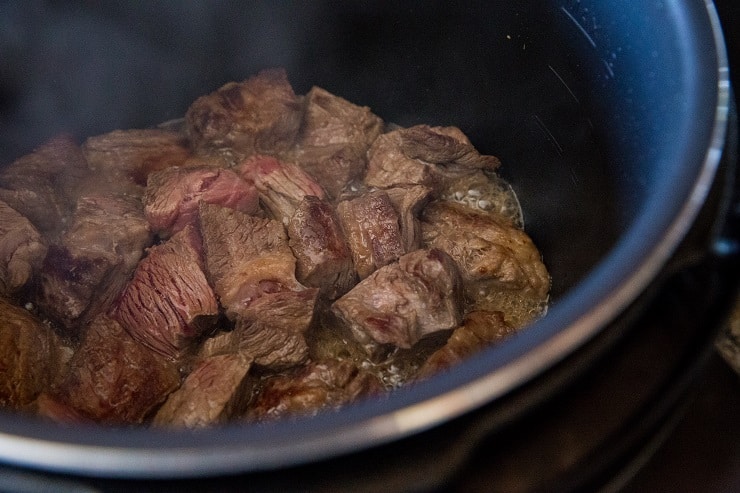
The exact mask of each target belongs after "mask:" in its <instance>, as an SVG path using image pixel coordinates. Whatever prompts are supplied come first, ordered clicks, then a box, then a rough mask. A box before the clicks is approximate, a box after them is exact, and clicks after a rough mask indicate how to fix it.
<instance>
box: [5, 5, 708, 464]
mask: <svg viewBox="0 0 740 493" xmlns="http://www.w3.org/2000/svg"><path fill="white" fill-rule="evenodd" d="M24 5H25V4H24V3H22V2H16V3H12V5H10V6H9V8H8V15H6V16H4V17H5V18H4V19H3V20H2V21H0V22H2V23H4V26H5V27H6V28H8V29H10V28H11V26H12V29H11V30H10V31H8V29H4V30H3V31H4V32H6V36H8V39H5V40H3V43H4V44H5V45H6V46H5V47H7V50H8V51H7V53H8V56H7V57H4V58H5V61H6V63H5V66H4V69H7V70H8V71H9V72H8V74H9V76H8V77H4V78H3V79H4V81H3V82H2V93H3V95H4V98H3V100H2V103H3V104H2V106H1V107H0V109H1V110H2V116H3V118H2V123H1V124H0V125H1V126H0V130H2V132H1V133H2V135H1V136H0V146H2V147H0V156H2V161H3V162H9V161H11V160H12V159H13V158H15V157H17V156H19V155H21V154H23V153H26V152H29V151H30V150H31V149H32V148H33V147H34V146H35V145H37V144H39V143H41V142H42V141H44V140H45V139H46V138H48V137H50V136H52V135H54V134H56V133H59V132H61V131H71V132H72V133H74V134H76V135H78V136H79V137H80V138H81V139H83V138H84V137H86V136H89V135H97V134H100V133H104V132H107V131H110V130H113V129H116V128H136V127H139V128H140V127H149V126H154V125H156V124H158V123H160V122H162V121H166V120H169V119H172V118H178V117H180V116H182V115H183V114H184V112H185V111H186V109H187V107H188V105H189V103H190V102H191V101H193V100H194V99H195V98H196V97H198V96H199V95H201V94H205V93H208V92H211V91H213V90H215V89H216V88H217V87H219V86H220V85H222V84H223V83H225V82H227V81H231V80H243V79H245V78H247V77H248V76H250V75H252V74H254V73H256V72H257V71H258V70H260V69H263V68H267V67H284V68H285V69H286V70H287V73H288V77H289V79H290V81H291V83H292V84H293V86H294V89H295V91H296V93H305V92H306V91H308V89H310V87H311V86H312V85H318V86H321V87H324V88H325V89H327V90H329V91H330V92H333V93H335V94H337V95H340V96H342V97H344V98H346V99H348V100H349V101H352V102H354V103H357V104H361V105H367V106H369V107H370V108H371V109H372V110H373V111H374V112H375V113H376V114H377V115H379V116H381V117H382V118H384V119H385V120H386V121H391V122H395V123H397V124H399V125H404V126H406V125H413V124H418V123H428V124H433V125H455V126H458V127H460V128H461V129H462V130H463V131H464V132H465V133H466V134H467V135H468V136H469V137H470V139H471V141H472V142H473V143H474V144H475V145H476V146H477V147H478V149H479V150H480V151H481V152H482V153H487V154H494V155H497V156H499V157H500V158H501V161H502V163H503V165H502V168H501V174H502V176H503V177H504V178H506V179H507V180H509V181H510V182H511V184H512V185H513V187H514V189H515V191H516V192H517V194H518V196H519V199H520V202H521V204H522V207H523V211H524V217H525V227H526V229H527V231H528V233H529V234H530V235H531V236H532V238H533V239H534V241H535V243H536V244H537V245H538V247H539V248H540V250H541V251H542V253H543V256H544V260H545V263H546V265H547V266H548V269H549V270H550V272H551V275H552V279H553V288H552V307H551V309H550V313H549V314H548V316H547V317H546V318H545V319H543V320H542V321H540V322H538V323H536V324H534V325H533V326H532V327H530V328H528V329H526V330H525V334H524V337H522V338H519V339H518V340H516V341H513V342H512V344H504V345H502V346H504V347H501V348H496V349H495V350H492V351H488V352H487V353H486V354H485V355H483V357H482V358H477V359H476V360H475V361H472V362H471V363H470V364H468V365H465V366H463V367H462V369H461V371H460V372H459V373H458V374H456V375H449V376H445V377H442V378H439V379H435V380H436V381H433V382H430V383H429V384H428V385H420V386H419V387H418V388H413V389H409V390H408V391H402V392H399V393H398V394H399V395H395V396H392V397H391V398H389V399H388V400H386V401H383V402H375V403H366V404H365V405H360V406H358V407H357V408H353V409H349V410H347V412H343V413H339V414H338V415H336V416H333V417H331V418H326V417H321V416H320V417H319V418H318V419H316V420H313V421H311V423H313V424H308V425H307V423H305V422H303V423H299V424H298V425H296V424H295V423H285V424H282V425H277V426H276V427H274V428H272V427H271V428H270V430H269V432H267V431H265V430H264V429H258V430H246V429H242V428H238V429H237V431H236V432H235V431H234V430H233V429H228V430H225V431H224V430H221V431H218V432H214V433H211V434H210V435H202V434H195V435H192V434H189V433H188V434H167V433H164V434H160V433H157V434H156V436H157V441H155V440H152V438H151V437H152V435H149V434H147V433H149V432H142V433H141V434H140V433H139V432H133V433H128V434H127V435H126V436H125V437H124V436H122V435H121V434H120V432H119V431H118V430H110V431H105V430H103V431H101V430H96V431H95V433H84V432H81V431H80V430H74V429H72V430H69V429H66V430H58V429H56V428H54V427H51V428H49V427H48V426H47V425H42V426H37V425H38V423H34V422H31V423H27V422H25V421H23V420H17V419H16V418H15V417H7V416H0V427H1V428H2V430H4V433H6V434H9V435H10V438H8V435H4V437H5V438H4V440H8V439H9V440H11V441H12V440H13V438H12V437H13V436H15V435H19V436H31V437H35V438H40V439H42V440H47V439H51V440H52V441H59V442H60V443H63V444H64V443H68V442H71V443H78V444H79V443H82V444H85V445H96V446H97V445H100V444H101V443H102V444H104V445H105V446H106V447H114V448H118V447H121V448H126V449H130V450H140V449H143V448H148V449H149V453H152V450H154V453H155V455H154V457H155V459H154V461H155V463H157V465H158V467H160V468H163V467H164V468H165V469H167V468H169V470H184V469H185V468H187V467H192V464H191V462H190V461H189V460H188V459H187V457H190V456H191V455H193V457H194V454H195V453H196V451H197V450H198V448H199V447H200V448H201V450H202V448H209V447H210V448H212V449H214V450H217V451H218V452H217V455H218V454H221V456H220V457H219V458H220V459H221V466H218V465H214V464H215V463H216V460H215V459H214V460H206V461H205V463H202V464H204V465H201V466H200V468H199V470H204V469H207V468H208V467H211V468H214V467H215V468H216V469H219V468H221V469H227V470H228V469H229V468H240V469H250V468H252V467H254V468H259V467H268V466H269V467H273V466H275V465H276V464H279V463H280V462H281V461H287V462H290V461H291V460H294V461H300V460H309V459H310V456H311V454H312V453H318V454H319V455H321V454H324V455H327V454H329V455H330V454H331V453H336V452H337V451H339V450H340V449H346V448H351V446H357V445H358V444H360V443H363V442H367V443H372V442H373V441H382V440H387V439H389V437H391V436H393V435H394V434H399V433H401V434H402V433H406V432H410V431H413V430H412V429H413V427H414V426H413V425H410V426H409V427H408V429H402V428H403V426H402V425H399V424H398V422H397V421H396V422H393V423H392V424H389V423H387V422H385V421H383V420H382V419H381V418H379V416H380V417H382V416H384V415H387V414H388V413H392V412H394V411H396V410H399V409H404V408H407V407H408V406H413V405H417V404H420V403H424V402H425V401H426V400H429V399H434V398H435V396H438V395H440V394H445V393H447V392H450V391H452V390H453V389H456V388H461V387H463V388H464V387H465V385H467V383H469V382H471V381H475V380H476V379H480V378H481V376H482V375H486V374H490V373H491V372H493V371H496V370H497V369H498V368H499V367H502V366H505V365H509V364H511V363H512V362H516V361H517V360H518V359H521V358H525V357H526V356H527V353H528V352H529V351H531V350H532V349H533V348H536V347H538V346H540V345H542V344H545V343H547V341H548V340H550V338H552V337H553V336H554V335H556V334H557V333H559V332H561V331H562V330H564V329H566V328H568V327H570V326H572V325H573V324H574V323H575V322H576V321H578V320H580V318H581V317H583V316H584V314H585V313H587V312H589V311H590V310H592V309H593V308H594V307H595V306H597V305H598V304H600V303H603V302H604V300H606V299H607V298H608V297H609V296H610V295H611V294H612V293H614V292H615V291H616V290H618V289H621V288H622V287H623V285H624V283H626V282H632V281H634V279H633V278H632V275H633V274H634V272H635V271H636V270H640V269H643V268H645V263H646V261H647V260H646V259H648V258H650V256H651V255H652V254H653V253H654V251H655V250H656V249H658V248H660V249H667V250H671V249H672V248H673V247H675V242H674V243H671V244H667V243H665V242H664V240H665V237H666V235H667V234H668V232H670V231H673V230H672V228H673V229H675V222H676V218H677V217H678V216H679V214H680V213H681V211H682V210H683V209H684V207H685V204H686V203H687V201H688V200H689V198H690V197H692V194H694V195H693V196H694V198H697V197H698V196H697V195H696V193H697V192H696V183H697V180H698V179H699V177H700V175H701V174H702V172H703V171H702V170H703V168H702V167H703V165H704V164H705V160H706V158H707V149H708V148H709V147H710V145H712V144H713V142H712V139H713V138H716V135H713V132H714V131H715V116H716V115H715V113H716V107H717V104H718V101H719V99H720V96H718V92H717V86H718V82H719V80H718V67H717V63H718V62H717V57H718V56H719V52H718V48H717V45H716V43H715V38H714V33H713V31H712V25H711V16H710V15H708V13H707V9H706V7H705V5H704V2H690V1H674V2H657V1H655V2H654V1H651V2H616V1H615V2H599V1H588V0H564V1H552V2H542V1H540V0H520V1H517V2H485V1H472V2H466V3H465V5H463V6H457V7H455V8H451V7H450V5H449V4H448V3H446V2H402V3H399V4H397V5H392V6H388V5H385V4H383V3H377V2H296V3H289V2H278V3H275V2H251V3H250V5H249V7H248V8H246V7H243V6H242V5H241V4H238V3H234V4H233V5H232V4H221V3H219V4H215V5H209V6H208V7H206V6H205V4H203V5H200V4H198V5H194V4H191V3H185V4H178V5H175V6H170V9H168V10H166V11H165V10H162V9H159V8H157V7H154V6H149V5H148V4H147V5H141V6H131V5H128V4H126V5H124V4H120V5H117V4H107V5H94V6H93V5H92V4H88V3H84V2H79V3H75V4H72V5H73V6H72V7H62V6H53V7H52V6H49V7H48V10H47V11H45V12H34V11H32V10H31V9H28V8H25V7H24ZM8 33H10V34H8ZM11 34H12V36H11ZM5 47H4V48H5ZM698 198H699V199H700V198H701V197H698ZM674 233H676V231H674ZM677 233H679V236H680V233H681V231H678V232H677ZM672 234H673V233H672ZM655 260H656V258H652V259H651V260H650V262H653V261H655ZM665 260H666V258H664V257H657V261H658V263H659V264H660V263H662V262H664V261H665ZM659 267H660V266H659V265H658V266H651V267H649V268H648V270H650V272H652V273H655V272H656V271H657V269H658V268H659ZM648 277H649V276H648ZM638 284H639V282H638ZM641 287H644V286H636V287H635V288H634V290H633V291H634V292H630V294H629V295H628V296H627V298H626V301H625V300H622V302H623V303H626V302H628V301H630V300H631V298H630V297H632V296H636V295H637V294H638V293H639V291H640V289H641ZM611 310H612V311H613V312H615V313H616V312H617V311H618V310H619V307H618V306H615V307H612V308H611ZM589 330H590V331H591V333H594V332H595V331H597V330H598V328H597V327H591V328H590V329H589ZM584 337H587V336H584ZM543 365H544V366H546V364H543ZM511 385H512V386H513V385H516V382H513V383H511ZM502 392H503V391H502ZM493 397H495V396H493V394H492V395H491V396H488V397H486V398H488V399H490V398H493ZM460 409H461V410H462V409H463V408H462V407H461V408H460ZM455 412H457V411H454V410H453V411H450V413H452V414H454V413H455ZM460 412H462V411H460ZM424 419H426V420H427V421H426V422H425V423H426V424H421V425H419V426H420V427H423V426H427V425H428V424H430V423H432V422H433V421H434V419H429V418H423V419H422V420H421V421H420V423H424ZM358 423H359V424H358ZM362 426H364V427H365V429H366V430H368V429H369V430H372V431H373V432H376V436H374V437H372V436H371V437H368V436H367V431H365V432H363V431H361V430H358V427H362ZM337 427H344V428H343V429H344V430H345V431H344V434H345V436H344V438H343V439H342V440H341V441H340V442H341V443H340V444H339V445H334V448H331V447H329V446H324V448H321V447H318V448H317V446H316V442H315V441H314V442H312V441H307V442H306V443H305V444H304V446H301V445H300V444H299V445H296V446H295V447H293V448H294V453H293V454H292V455H291V454H287V455H286V454H285V453H284V448H285V447H287V445H286V444H288V443H289V442H291V440H292V439H293V437H295V436H296V435H295V434H296V433H298V434H299V435H300V434H303V433H308V434H310V435H311V436H313V437H314V438H316V437H318V436H319V435H321V434H322V433H327V432H331V430H334V429H336V428H337ZM307 430H308V431H307ZM327 430H328V431H327ZM160 435H162V436H160ZM316 439H317V438H316ZM246 440H249V443H251V444H254V450H252V449H250V451H249V453H247V452H246V451H245V448H244V446H243V444H244V443H245V441H246ZM280 440H284V441H285V444H283V447H284V448H283V449H281V450H282V451H283V455H282V456H281V455H280V453H279V451H278V450H277V449H276V448H273V450H271V451H270V450H268V451H267V452H264V450H263V451H262V454H263V456H262V457H263V459H262V460H260V459H259V458H257V455H256V454H258V453H259V452H260V450H259V449H260V447H262V448H263V449H264V448H268V449H269V448H270V447H271V445H270V443H272V442H271V441H273V442H274V443H278V444H279V443H280ZM155 442H156V443H155ZM28 446H31V445H28ZM174 448H179V450H180V452H179V453H180V454H181V455H180V458H181V459H182V458H183V457H186V458H185V459H184V460H182V461H181V462H179V463H176V461H175V460H174V457H177V455H176V454H175V455H172V449H174ZM247 448H249V447H247ZM329 449H331V450H329ZM24 450H25V449H24ZM317 451H318V452H317ZM22 453H23V454H25V458H24V459H22V460H24V461H28V462H30V463H34V461H36V462H38V461H39V460H41V459H33V458H32V451H29V452H25V451H24V452H22ZM156 453H160V454H162V456H164V454H166V453H169V454H170V455H169V458H168V459H163V458H162V457H160V456H157V455H156ZM116 457H117V460H118V461H119V462H118V466H117V467H119V468H120V465H121V462H123V463H124V466H123V467H124V468H125V467H127V465H128V467H130V468H131V470H134V469H136V468H146V467H147V466H145V465H143V464H142V462H141V461H140V460H138V461H137V460H135V459H136V458H135V457H132V456H131V455H128V456H126V457H128V459H126V458H122V456H120V455H119V456H116ZM156 457H159V462H157V458H156ZM286 457H287V458H286ZM290 457H292V459H291V458H290ZM44 460H47V459H44ZM250 460H251V461H252V462H251V463H250V462H249V461H250ZM127 461H128V462H127ZM65 463H66V462H65ZM183 464H189V466H186V465H183ZM224 464H225V465H224ZM57 466H58V467H65V466H59V465H58V464H57ZM66 467H69V466H66ZM79 467H82V468H83V469H84V468H85V467H86V466H79ZM93 467H94V468H98V470H105V469H106V468H108V467H112V465H111V464H109V463H108V462H106V461H103V464H102V465H97V466H93ZM152 467H153V466H152Z"/></svg>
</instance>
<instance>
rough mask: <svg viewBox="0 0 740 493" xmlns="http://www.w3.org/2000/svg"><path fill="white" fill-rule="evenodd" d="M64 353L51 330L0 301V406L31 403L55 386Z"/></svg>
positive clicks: (25, 311)
mask: <svg viewBox="0 0 740 493" xmlns="http://www.w3.org/2000/svg"><path fill="white" fill-rule="evenodd" d="M67 351H68V349H67V348H65V347H64V346H63V344H62V342H61V340H60V339H59V337H57V335H56V334H55V333H54V332H53V331H52V330H51V328H49V327H48V326H47V325H45V324H43V323H42V322H41V321H40V320H38V319H37V318H36V317H34V316H33V315H32V314H31V313H30V312H28V311H27V310H24V309H23V308H21V307H18V306H15V305H12V304H11V303H9V302H8V301H6V300H4V299H2V298H0V406H2V407H5V408H10V409H22V408H24V407H26V406H28V405H29V404H31V403H32V402H33V400H34V399H36V397H37V396H38V395H39V394H40V393H41V392H42V391H45V390H48V389H49V388H50V387H51V385H52V384H53V383H54V380H55V377H56V376H57V375H58V374H59V373H60V372H61V370H62V368H63V365H64V363H65V360H66V357H65V353H67Z"/></svg>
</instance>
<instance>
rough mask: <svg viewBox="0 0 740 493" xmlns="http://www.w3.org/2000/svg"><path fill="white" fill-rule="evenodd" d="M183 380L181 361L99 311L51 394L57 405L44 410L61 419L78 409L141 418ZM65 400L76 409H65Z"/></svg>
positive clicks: (124, 419)
mask: <svg viewBox="0 0 740 493" xmlns="http://www.w3.org/2000/svg"><path fill="white" fill-rule="evenodd" d="M179 384H180V376H179V371H178V368H177V365H176V364H174V363H172V362H170V361H168V360H167V359H165V358H164V357H162V356H161V355H159V354H156V353H154V352H152V351H150V350H149V349H148V348H146V347H144V346H143V345H141V344H139V343H138V342H136V341H135V340H134V339H133V338H132V337H131V336H130V335H129V334H128V333H127V332H126V331H125V330H124V329H123V328H122V327H121V326H120V325H119V324H118V322H116V321H115V320H113V319H112V318H110V317H107V316H100V317H98V318H96V319H95V320H94V321H93V322H92V323H91V324H90V325H89V327H87V330H86V333H85V337H84V339H83V341H82V343H81V345H80V347H79V348H78V349H77V351H75V353H74V356H72V359H71V360H70V363H69V370H68V372H67V373H66V375H65V377H64V379H63V381H62V382H61V384H60V385H59V388H58V389H57V390H56V391H55V392H53V393H52V394H51V396H50V397H51V399H53V400H55V401H57V405H51V403H48V402H47V403H46V404H45V405H44V406H42V409H40V410H39V411H40V412H42V413H44V414H45V415H47V417H50V418H52V419H57V420H67V419H72V420H73V421H74V420H75V419H74V418H75V414H77V415H79V416H82V417H84V418H87V419H92V420H94V421H96V422H99V423H107V424H129V423H130V424H134V423H142V422H143V421H144V420H145V418H147V416H149V415H150V413H151V412H152V411H154V409H155V408H156V406H158V405H159V404H160V403H162V402H163V401H164V400H165V399H166V398H167V395H168V394H169V393H170V392H172V391H173V390H175V389H176V388H177V387H178V386H179ZM60 406H64V407H67V408H68V409H71V410H73V411H74V413H73V414H71V415H70V414H69V413H64V412H60V409H61V410H62V411H63V409H64V408H63V407H62V408H60ZM60 414H61V415H60Z"/></svg>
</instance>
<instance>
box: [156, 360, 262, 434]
mask: <svg viewBox="0 0 740 493" xmlns="http://www.w3.org/2000/svg"><path fill="white" fill-rule="evenodd" d="M248 371H249V360H248V359H245V358H244V357H243V356H242V355H241V354H222V355H218V356H212V357H210V358H206V359H203V360H201V361H200V362H199V363H198V365H197V366H196V367H195V369H193V371H191V372H190V374H189V375H188V376H187V378H186V379H185V381H184V382H183V383H182V386H181V387H180V388H179V389H178V390H176V391H175V392H173V393H172V394H170V395H169V397H168V398H167V401H165V403H164V404H163V405H162V407H161V408H159V411H157V414H156V415H155V416H154V420H153V421H152V424H154V425H161V426H180V427H185V428H202V427H205V426H213V425H217V424H219V423H224V422H226V421H228V420H229V419H231V418H232V417H236V416H238V415H239V414H241V413H242V412H243V411H244V408H245V407H246V404H247V402H249V398H250V397H251V386H250V384H249V379H248V378H247V372H248Z"/></svg>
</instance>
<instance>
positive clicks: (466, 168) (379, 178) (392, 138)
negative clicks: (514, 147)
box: [365, 125, 500, 189]
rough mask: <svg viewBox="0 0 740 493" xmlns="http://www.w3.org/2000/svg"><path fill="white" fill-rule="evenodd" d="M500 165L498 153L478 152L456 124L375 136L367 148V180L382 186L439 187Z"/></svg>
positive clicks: (403, 130) (424, 126) (419, 126)
mask: <svg viewBox="0 0 740 493" xmlns="http://www.w3.org/2000/svg"><path fill="white" fill-rule="evenodd" d="M499 165H500V162H499V160H498V159H497V158H496V157H494V156H485V155H481V154H480V153H478V151H476V150H475V148H474V147H473V145H472V144H471V143H470V141H469V140H468V138H467V137H466V136H465V134H463V133H462V132H461V131H460V129H458V128H457V127H430V126H428V125H417V126H414V127H411V128H404V129H398V130H393V131H391V132H388V133H386V134H383V135H381V136H380V137H378V138H377V139H376V140H375V142H374V143H373V145H372V146H371V147H370V149H369V150H368V169H367V174H366V175H365V183H366V184H367V185H368V186H371V187H380V188H388V187H394V186H399V185H425V186H428V187H432V188H434V189H439V188H440V187H442V186H444V185H445V184H446V183H447V182H448V181H449V180H451V179H454V178H458V177H460V176H464V175H465V174H469V173H473V172H475V171H476V170H479V169H487V170H493V169H496V168H497V167H498V166H499Z"/></svg>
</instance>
